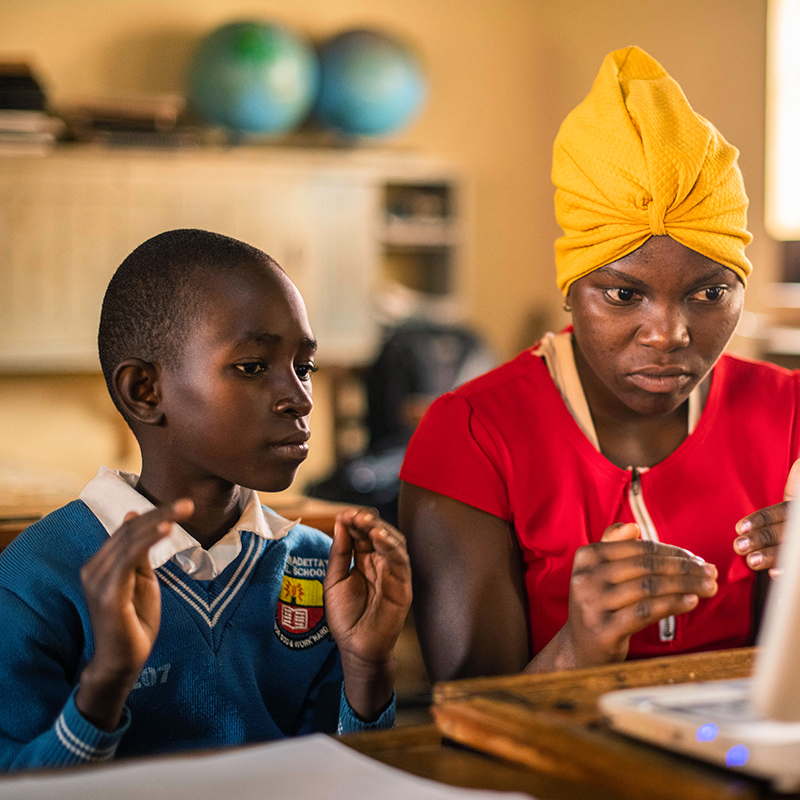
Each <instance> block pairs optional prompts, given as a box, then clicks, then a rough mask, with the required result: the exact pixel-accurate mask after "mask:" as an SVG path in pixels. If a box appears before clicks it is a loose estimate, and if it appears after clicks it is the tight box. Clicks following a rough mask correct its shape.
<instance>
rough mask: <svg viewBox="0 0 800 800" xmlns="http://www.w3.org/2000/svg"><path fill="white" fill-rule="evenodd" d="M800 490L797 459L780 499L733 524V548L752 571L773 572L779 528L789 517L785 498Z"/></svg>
mask: <svg viewBox="0 0 800 800" xmlns="http://www.w3.org/2000/svg"><path fill="white" fill-rule="evenodd" d="M798 489H800V460H798V461H795V462H794V464H793V465H792V468H791V469H790V470H789V477H788V478H787V479H786V488H785V489H784V490H783V502H782V503H776V504H775V505H774V506H767V507H766V508H762V509H760V510H759V511H755V512H753V513H752V514H748V515H747V516H746V517H743V518H742V519H740V520H739V521H738V522H737V523H736V534H737V536H736V539H735V540H734V542H733V549H734V550H735V551H736V552H737V553H738V554H739V555H741V556H744V559H745V561H746V562H747V566H748V567H750V569H752V570H757V571H760V570H765V569H768V570H769V574H770V577H773V578H774V577H775V576H776V575H777V572H778V570H777V568H776V566H775V565H776V563H777V559H778V547H779V546H780V543H781V540H782V539H783V528H784V526H785V524H786V520H787V519H788V517H789V502H788V501H789V500H791V499H792V498H794V497H795V496H796V495H797V492H798Z"/></svg>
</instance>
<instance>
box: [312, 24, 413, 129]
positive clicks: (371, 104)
mask: <svg viewBox="0 0 800 800" xmlns="http://www.w3.org/2000/svg"><path fill="white" fill-rule="evenodd" d="M319 59H320V87H319V96H318V98H317V104H316V107H315V109H314V113H315V116H316V118H317V119H318V120H319V122H320V123H321V124H322V125H324V126H325V127H328V128H333V129H334V130H337V131H339V132H341V133H345V134H350V135H362V136H378V135H382V134H386V133H391V132H393V131H396V130H397V129H398V128H401V127H403V126H404V125H406V124H407V123H408V122H410V121H411V119H412V118H413V117H414V116H415V115H416V114H417V113H418V112H419V110H420V109H421V108H422V105H423V103H424V102H425V97H426V95H427V83H426V80H425V75H424V73H423V71H422V67H421V66H420V63H419V61H418V59H417V57H416V56H415V54H414V53H413V51H412V50H411V49H410V48H408V47H407V46H406V45H405V44H403V43H402V42H400V41H399V40H397V39H395V38H394V37H392V36H389V35H387V34H384V33H381V32H379V31H374V30H350V31H345V32H344V33H340V34H339V35H338V36H334V37H333V38H332V39H328V40H327V41H326V42H324V43H323V44H322V47H321V48H320V53H319Z"/></svg>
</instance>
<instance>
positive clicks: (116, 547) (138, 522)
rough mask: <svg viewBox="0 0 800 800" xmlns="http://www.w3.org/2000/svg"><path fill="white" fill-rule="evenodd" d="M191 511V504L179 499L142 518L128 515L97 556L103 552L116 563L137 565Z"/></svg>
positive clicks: (192, 508) (192, 506) (138, 515)
mask: <svg viewBox="0 0 800 800" xmlns="http://www.w3.org/2000/svg"><path fill="white" fill-rule="evenodd" d="M193 511H194V503H193V502H192V501H191V500H189V499H188V498H182V499H180V500H177V501H176V502H174V503H171V504H169V505H165V506H162V507H160V508H154V509H153V510H152V511H148V512H146V513H144V514H137V513H136V512H129V513H128V514H126V515H125V518H124V522H123V523H122V525H121V526H120V527H119V529H118V530H117V531H116V532H115V533H114V535H113V536H112V537H111V538H110V539H109V541H108V542H107V543H106V545H105V546H104V547H103V548H101V550H100V551H98V555H99V553H102V552H103V551H105V552H106V553H107V554H108V556H109V557H110V558H113V559H114V560H115V561H119V562H122V563H127V564H132V563H136V562H138V561H139V560H141V559H142V558H143V557H144V556H146V554H147V553H148V551H149V550H150V548H151V547H152V546H153V545H154V544H155V543H156V542H158V541H159V540H160V539H163V538H164V537H165V536H168V535H169V533H170V531H171V530H172V524H173V523H174V522H181V521H183V520H185V519H188V518H189V517H190V516H191V515H192V512H193Z"/></svg>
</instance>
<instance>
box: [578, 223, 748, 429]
mask: <svg viewBox="0 0 800 800" xmlns="http://www.w3.org/2000/svg"><path fill="white" fill-rule="evenodd" d="M569 299H570V301H571V303H572V319H573V325H574V330H575V335H574V341H575V358H576V364H577V367H578V372H579V374H580V377H581V381H582V383H583V387H584V391H585V392H586V396H587V400H588V401H589V406H590V408H591V409H592V412H593V413H594V414H597V413H604V414H605V415H606V416H610V417H617V418H621V419H629V418H630V417H631V412H634V415H645V416H654V415H655V416H658V415H662V414H668V413H669V412H671V411H674V410H675V409H676V408H677V407H678V406H679V405H680V404H681V403H683V401H684V400H686V398H687V397H688V396H689V393H690V392H691V391H692V389H694V387H695V386H697V384H698V383H700V381H701V380H702V379H703V378H704V377H705V376H706V375H707V374H708V372H709V371H710V370H711V368H712V367H713V366H714V364H715V363H716V361H717V359H718V358H719V356H720V354H721V353H722V351H723V349H724V348H725V345H726V344H727V343H728V340H729V339H730V338H731V336H732V335H733V331H734V329H735V328H736V324H737V323H738V321H739V316H740V315H741V312H742V303H743V300H744V287H743V285H742V283H741V281H740V280H739V277H738V276H737V275H736V273H735V272H733V271H732V270H730V269H727V268H726V267H723V266H721V265H720V264H717V263H716V262H714V261H711V259H709V258H706V257H705V256H701V255H700V254H699V253H697V252H695V251H694V250H690V249H689V248H688V247H685V246H684V245H682V244H679V243H678V242H676V241H675V240H674V239H671V238H670V237H669V236H653V237H651V238H650V239H648V240H647V241H646V242H645V243H644V244H643V245H642V246H641V247H640V248H639V249H638V250H635V251H634V252H633V253H630V254H629V255H627V256H625V257H624V258H621V259H619V260H618V261H614V262H612V263H611V264H607V265H606V266H604V267H601V268H600V269H597V270H595V271H594V272H591V273H589V274H588V275H585V276H584V277H583V278H580V279H579V280H577V281H575V283H574V284H573V285H572V287H571V288H570V292H569Z"/></svg>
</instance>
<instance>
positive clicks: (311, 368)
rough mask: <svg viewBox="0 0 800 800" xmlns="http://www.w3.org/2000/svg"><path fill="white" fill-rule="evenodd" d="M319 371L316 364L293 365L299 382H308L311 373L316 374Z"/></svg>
mask: <svg viewBox="0 0 800 800" xmlns="http://www.w3.org/2000/svg"><path fill="white" fill-rule="evenodd" d="M318 369H319V367H318V366H316V364H314V363H311V364H295V367H294V371H295V373H297V377H298V378H300V380H301V381H310V380H311V375H312V373H314V372H316V371H317V370H318Z"/></svg>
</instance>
